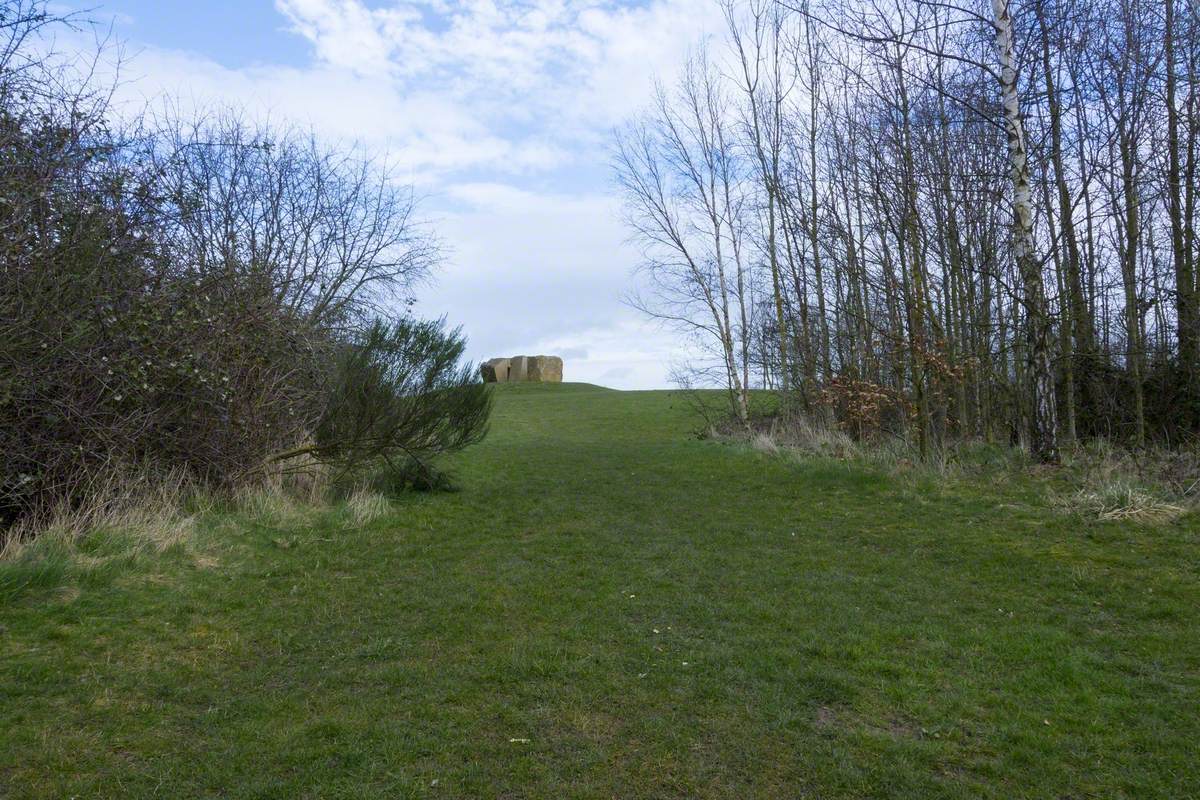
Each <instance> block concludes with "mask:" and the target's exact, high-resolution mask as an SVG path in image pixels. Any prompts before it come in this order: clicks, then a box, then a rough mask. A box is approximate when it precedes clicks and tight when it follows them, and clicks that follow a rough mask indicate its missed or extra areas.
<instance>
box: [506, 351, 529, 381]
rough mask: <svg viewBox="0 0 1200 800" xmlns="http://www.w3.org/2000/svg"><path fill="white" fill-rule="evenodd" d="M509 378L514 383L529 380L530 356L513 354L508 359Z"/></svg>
mask: <svg viewBox="0 0 1200 800" xmlns="http://www.w3.org/2000/svg"><path fill="white" fill-rule="evenodd" d="M508 379H509V381H511V382H513V383H520V382H524V381H527V380H529V356H513V357H512V358H510V359H509V360H508Z"/></svg>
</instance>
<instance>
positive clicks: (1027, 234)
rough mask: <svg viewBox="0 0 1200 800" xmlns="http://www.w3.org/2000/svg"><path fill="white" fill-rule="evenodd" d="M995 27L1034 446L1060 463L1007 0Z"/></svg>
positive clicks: (998, 6) (1045, 458) (1000, 3)
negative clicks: (1022, 308)
mask: <svg viewBox="0 0 1200 800" xmlns="http://www.w3.org/2000/svg"><path fill="white" fill-rule="evenodd" d="M992 11H993V14H994V22H995V27H996V50H997V53H998V55H999V58H1000V94H1001V99H1002V101H1003V104H1004V128H1005V132H1006V134H1007V138H1008V159H1009V171H1010V173H1011V176H1012V184H1013V250H1014V255H1015V257H1016V262H1017V272H1018V273H1019V274H1020V279H1021V284H1022V287H1023V289H1024V291H1025V298H1024V299H1025V326H1026V340H1027V345H1028V352H1027V358H1028V373H1029V374H1028V379H1029V385H1030V389H1031V390H1032V391H1031V397H1030V401H1031V406H1030V409H1029V447H1030V450H1031V452H1032V453H1033V455H1034V457H1035V458H1036V459H1037V460H1038V461H1041V462H1043V463H1057V462H1058V458H1059V454H1058V408H1057V402H1056V399H1055V387H1054V370H1053V366H1052V364H1051V360H1050V349H1051V342H1052V339H1051V330H1050V318H1049V314H1048V313H1047V309H1046V291H1045V287H1044V286H1043V284H1042V270H1041V266H1040V265H1039V264H1038V260H1037V257H1036V255H1035V254H1034V241H1033V195H1032V191H1031V189H1030V179H1029V159H1028V152H1027V150H1026V145H1025V126H1024V124H1023V122H1022V120H1021V103H1020V99H1019V97H1018V95H1017V69H1016V56H1015V53H1014V46H1013V24H1012V17H1011V16H1010V15H1009V8H1008V0H992Z"/></svg>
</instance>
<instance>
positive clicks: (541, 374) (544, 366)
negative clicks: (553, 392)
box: [529, 356, 563, 383]
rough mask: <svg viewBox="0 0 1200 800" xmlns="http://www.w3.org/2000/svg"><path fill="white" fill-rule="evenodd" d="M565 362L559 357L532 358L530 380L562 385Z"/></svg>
mask: <svg viewBox="0 0 1200 800" xmlns="http://www.w3.org/2000/svg"><path fill="white" fill-rule="evenodd" d="M562 376H563V361H562V359H561V358H559V357H558V356H530V357H529V380H531V381H538V382H540V383H562Z"/></svg>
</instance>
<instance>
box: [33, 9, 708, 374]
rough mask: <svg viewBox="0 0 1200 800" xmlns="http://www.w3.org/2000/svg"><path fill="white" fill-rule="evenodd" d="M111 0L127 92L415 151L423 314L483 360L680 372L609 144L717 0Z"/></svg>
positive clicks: (103, 13)
mask: <svg viewBox="0 0 1200 800" xmlns="http://www.w3.org/2000/svg"><path fill="white" fill-rule="evenodd" d="M100 2H101V5H99V6H97V5H94V4H91V3H89V4H88V5H87V6H86V7H87V8H89V9H91V10H90V11H89V12H88V13H89V16H90V17H91V18H92V19H95V20H97V21H101V22H103V23H104V24H106V25H108V24H111V29H112V31H113V34H114V37H115V38H116V39H117V40H119V41H120V42H121V43H122V47H123V50H124V58H125V63H124V65H123V68H122V70H123V72H122V75H123V80H122V86H121V90H120V91H121V96H122V98H123V100H124V102H129V103H133V102H144V101H146V100H150V101H153V100H155V99H156V98H160V97H162V96H165V95H170V96H174V97H178V98H181V99H182V101H183V102H184V103H185V104H188V105H195V106H203V105H205V104H212V103H214V102H216V103H233V104H237V105H239V106H242V107H245V108H247V109H249V110H250V111H251V112H252V113H256V114H263V115H269V116H270V118H272V119H275V120H287V121H290V122H294V123H298V124H301V125H305V126H311V127H312V128H313V130H314V131H316V132H317V134H318V135H319V136H321V137H322V138H325V139H327V140H329V141H333V142H341V143H350V142H354V143H357V144H359V145H361V146H362V147H364V148H366V149H367V150H369V151H371V152H377V153H380V154H383V155H386V156H387V158H388V159H389V160H390V161H391V162H392V163H394V164H395V165H397V167H398V170H399V175H400V176H401V178H402V179H403V180H405V181H408V182H410V183H412V185H413V186H414V187H415V189H416V191H417V193H418V194H419V195H420V196H421V197H422V198H423V199H422V206H421V207H422V210H423V216H424V217H425V218H426V219H428V220H429V221H430V222H431V223H432V224H433V226H434V228H435V229H436V230H437V231H438V234H439V236H440V238H441V239H442V241H443V242H444V244H445V245H446V246H447V253H446V257H445V259H444V261H443V263H442V265H441V267H440V269H439V270H438V272H437V275H436V277H435V280H434V282H433V283H432V285H430V286H428V287H426V288H423V289H422V290H421V291H420V293H419V296H418V299H419V303H418V306H417V308H418V311H419V312H420V313H421V314H422V315H424V316H443V315H445V316H446V317H447V318H448V320H449V321H450V322H451V323H452V324H454V325H461V326H462V328H463V332H464V333H465V334H466V336H467V337H468V340H469V346H468V356H469V357H470V358H471V359H472V360H474V361H480V360H483V359H486V358H490V357H495V356H510V355H520V354H528V355H534V354H550V355H560V356H562V357H563V359H564V361H565V364H566V366H565V379H566V380H570V381H586V382H591V383H598V384H601V385H604V386H610V387H613V388H620V389H639V388H656V387H664V386H667V385H669V379H668V374H669V372H670V369H671V366H672V364H674V363H677V362H679V361H682V360H683V359H684V358H685V357H686V345H685V343H684V342H683V341H682V340H680V339H679V338H678V337H676V336H675V335H674V334H672V333H671V332H669V331H666V330H663V329H661V328H660V327H659V326H658V325H657V324H656V323H654V322H652V321H650V320H647V319H646V318H645V317H644V316H643V315H641V314H640V313H639V312H637V311H635V310H633V309H631V308H629V307H628V306H627V305H626V304H625V303H624V302H623V300H622V298H623V297H624V296H625V295H627V294H628V293H629V292H630V291H631V290H632V289H633V288H634V287H635V285H636V277H635V274H634V268H635V266H636V264H637V262H638V251H637V249H636V247H635V246H633V245H632V244H631V243H630V242H629V241H628V231H627V229H626V228H625V227H624V226H623V224H622V222H621V218H620V199H619V197H618V196H617V195H616V192H615V190H614V185H613V180H612V175H611V171H610V169H609V151H610V147H611V143H612V137H613V130H614V128H616V127H618V126H620V125H621V124H622V123H623V122H625V121H627V120H628V119H629V118H630V117H631V116H632V115H634V114H636V113H637V112H638V111H639V110H640V109H642V108H643V107H644V106H645V105H646V103H647V102H649V100H650V98H651V93H652V92H653V85H654V80H655V78H656V77H658V78H662V79H665V80H670V78H671V76H672V75H673V74H674V73H675V72H676V71H677V70H678V68H679V66H680V65H681V63H682V62H683V60H684V58H685V56H686V54H687V52H688V50H689V49H691V48H694V47H695V46H696V45H697V44H698V43H699V42H700V41H701V40H702V39H703V38H704V37H705V36H708V35H712V34H714V33H715V32H717V31H719V30H720V28H721V24H722V23H721V18H720V10H719V7H718V6H717V4H716V3H715V2H712V0H624V1H622V0H460V1H459V2H455V1H454V0H204V2H202V3H197V2H192V1H191V0H188V1H187V2H185V1H184V0H100ZM56 5H57V6H58V7H59V8H63V7H64V6H63V4H61V3H60V4H56ZM65 7H67V8H69V6H65Z"/></svg>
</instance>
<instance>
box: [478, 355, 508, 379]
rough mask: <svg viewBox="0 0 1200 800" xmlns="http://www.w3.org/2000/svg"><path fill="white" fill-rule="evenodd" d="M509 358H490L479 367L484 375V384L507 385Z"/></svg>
mask: <svg viewBox="0 0 1200 800" xmlns="http://www.w3.org/2000/svg"><path fill="white" fill-rule="evenodd" d="M508 362H509V360H508V359H507V358H489V359H488V360H487V361H485V362H483V363H482V364H481V365H480V366H479V371H480V372H482V373H483V381H484V383H505V382H507V381H508Z"/></svg>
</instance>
